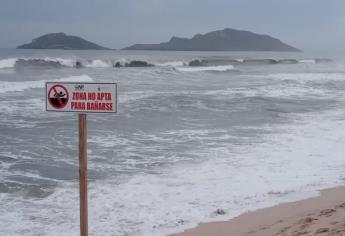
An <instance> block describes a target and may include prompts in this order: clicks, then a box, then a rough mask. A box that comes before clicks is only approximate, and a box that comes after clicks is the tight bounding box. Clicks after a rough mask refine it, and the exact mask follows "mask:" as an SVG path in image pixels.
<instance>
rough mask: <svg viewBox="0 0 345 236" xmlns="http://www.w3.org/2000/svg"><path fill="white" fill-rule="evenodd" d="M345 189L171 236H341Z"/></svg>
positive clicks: (323, 191)
mask: <svg viewBox="0 0 345 236" xmlns="http://www.w3.org/2000/svg"><path fill="white" fill-rule="evenodd" d="M344 196H345V187H339V188H332V189H326V190H322V191H321V192H320V196H318V197H315V198H310V199H306V200H302V201H298V202H293V203H284V204H280V205H277V206H274V207H270V208H265V209H261V210H257V211H254V212H248V213H245V214H243V215H240V216H238V217H236V218H234V219H232V220H230V221H225V222H214V223H206V224H200V225H199V226H198V227H196V228H194V229H190V230H186V231H185V232H183V233H181V234H175V235H173V236H206V235H207V236H226V235H231V236H237V235H248V236H271V235H272V236H273V235H282V236H299V235H319V236H326V235H345V197H344Z"/></svg>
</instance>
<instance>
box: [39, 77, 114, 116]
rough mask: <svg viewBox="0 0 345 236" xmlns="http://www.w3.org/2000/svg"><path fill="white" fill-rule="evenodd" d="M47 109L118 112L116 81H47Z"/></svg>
mask: <svg viewBox="0 0 345 236" xmlns="http://www.w3.org/2000/svg"><path fill="white" fill-rule="evenodd" d="M46 110H47V111H58V112H81V113H116V111H117V84H116V83H67V82H66V83H64V82H61V83H56V82H47V83H46Z"/></svg>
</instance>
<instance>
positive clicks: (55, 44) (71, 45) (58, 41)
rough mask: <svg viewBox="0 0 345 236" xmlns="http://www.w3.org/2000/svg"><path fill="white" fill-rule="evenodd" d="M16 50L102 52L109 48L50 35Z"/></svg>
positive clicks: (61, 35)
mask: <svg viewBox="0 0 345 236" xmlns="http://www.w3.org/2000/svg"><path fill="white" fill-rule="evenodd" d="M17 49H64V50H104V49H109V48H106V47H102V46H99V45H97V44H95V43H92V42H90V41H87V40H85V39H83V38H81V37H78V36H72V35H66V34H65V33H52V34H45V35H43V36H41V37H38V38H35V39H33V40H32V42H31V43H27V44H23V45H20V46H18V47H17Z"/></svg>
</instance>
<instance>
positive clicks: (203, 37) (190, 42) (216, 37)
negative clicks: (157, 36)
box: [124, 28, 300, 52]
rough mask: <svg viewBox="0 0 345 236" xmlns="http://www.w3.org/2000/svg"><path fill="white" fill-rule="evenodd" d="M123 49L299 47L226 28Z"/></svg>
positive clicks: (269, 48) (240, 49)
mask: <svg viewBox="0 0 345 236" xmlns="http://www.w3.org/2000/svg"><path fill="white" fill-rule="evenodd" d="M124 50H166V51H285V52H298V51H300V50H299V49H297V48H295V47H292V46H290V45H288V44H285V43H283V42H282V41H280V40H279V39H276V38H273V37H271V36H268V35H260V34H255V33H252V32H250V31H244V30H236V29H230V28H226V29H224V30H217V31H212V32H209V33H206V34H196V35H195V36H194V37H193V38H190V39H189V38H179V37H172V38H171V39H170V41H169V42H165V43H159V44H135V45H133V46H130V47H126V48H124Z"/></svg>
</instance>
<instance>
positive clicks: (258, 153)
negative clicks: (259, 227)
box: [0, 49, 345, 236]
mask: <svg viewBox="0 0 345 236" xmlns="http://www.w3.org/2000/svg"><path fill="white" fill-rule="evenodd" d="M194 59H198V60H203V61H204V62H207V63H206V64H207V65H203V66H196V67H195V66H194V67H192V66H188V63H189V62H190V61H192V60H194ZM267 59H270V60H267ZM287 59H289V60H287ZM344 59H345V57H341V56H331V55H322V54H308V53H251V52H246V53H241V52H226V53H220V52H145V51H59V50H14V49H12V50H10V49H2V50H0V100H1V102H0V111H1V112H0V235H6V236H19V235H32V236H38V235H42V236H43V235H49V236H54V235H56V236H58V235H59V236H70V235H78V234H79V186H78V153H77V151H78V150H77V144H78V143H77V142H78V140H77V115H76V114H66V113H48V112H46V111H45V90H44V86H45V82H46V81H68V82H71V81H72V82H74V81H75V82H79V81H85V82H117V83H118V95H119V101H118V113H117V114H116V115H108V114H89V115H88V161H89V163H88V164H89V231H90V235H93V236H96V235H97V236H108V235H126V236H128V235H133V236H137V235H140V236H141V235H143V236H161V235H167V234H169V233H173V232H179V231H181V230H183V229H186V228H190V227H193V226H196V225H197V224H198V223H200V222H210V221H219V220H226V219H231V218H232V217H234V216H237V215H238V214H241V213H243V212H246V211H248V210H254V209H258V208H263V207H267V206H272V205H275V204H278V203H281V202H287V201H294V200H298V199H303V198H307V197H309V196H314V195H317V194H318V190H319V189H323V188H328V187H334V186H338V185H342V184H344V178H345V171H344V169H345V158H344V153H345V145H344V144H345V119H344V118H345V109H344V106H345V92H344V91H345V60H344ZM133 60H142V61H146V62H148V63H149V64H152V65H154V66H152V67H120V68H116V67H113V66H114V65H115V64H116V62H120V64H121V65H124V64H126V63H129V62H130V61H133ZM77 62H80V65H81V67H80V68H76V67H75V65H76V63H77ZM217 209H223V210H224V211H225V212H226V214H225V215H217V214H216V213H215V211H216V210H217Z"/></svg>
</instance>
